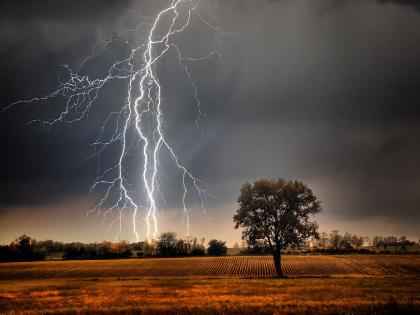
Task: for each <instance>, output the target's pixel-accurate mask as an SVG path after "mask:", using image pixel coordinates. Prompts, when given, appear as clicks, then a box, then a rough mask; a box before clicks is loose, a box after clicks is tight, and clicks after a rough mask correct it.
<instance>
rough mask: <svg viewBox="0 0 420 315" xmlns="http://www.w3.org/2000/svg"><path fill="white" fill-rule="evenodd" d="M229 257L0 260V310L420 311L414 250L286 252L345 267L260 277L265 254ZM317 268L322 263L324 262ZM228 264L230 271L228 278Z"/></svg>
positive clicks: (299, 265) (298, 262) (299, 263)
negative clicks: (314, 274) (320, 273)
mask: <svg viewBox="0 0 420 315" xmlns="http://www.w3.org/2000/svg"><path fill="white" fill-rule="evenodd" d="M236 258H244V259H245V260H237V259H236V260H235V259H231V258H229V257H225V258H217V259H216V258H189V259H166V260H154V259H147V260H134V259H133V260H114V261H61V262H55V261H54V262H38V263H7V264H0V313H1V314H147V313H157V314H292V313H298V314H383V313H388V314H397V313H398V314H401V313H412V314H418V313H420V277H419V276H420V273H419V272H418V270H419V269H418V268H419V265H420V260H419V257H418V256H376V255H375V256H357V255H346V256H323V258H326V259H325V260H322V259H323V258H319V257H314V256H309V258H308V257H306V258H304V259H306V260H304V259H303V258H298V257H293V256H287V257H286V258H287V259H289V267H290V268H291V270H292V271H293V272H294V273H295V274H298V273H299V270H303V271H302V272H301V273H302V275H306V273H307V271H305V270H307V269H308V267H307V266H305V264H304V263H305V262H307V261H309V262H311V261H312V262H319V261H320V260H319V259H321V260H322V261H323V262H324V263H325V264H326V265H328V264H332V265H334V264H338V266H341V267H340V268H342V270H344V271H350V272H352V273H348V274H346V273H342V274H334V275H333V277H326V278H288V279H273V278H267V276H266V275H267V272H266V271H264V268H263V266H265V262H266V260H265V259H264V257H262V258H261V257H260V258H258V257H236ZM246 259H248V260H246ZM287 259H285V261H287ZM195 260H198V261H195ZM206 261H207V263H208V265H207V269H210V271H208V274H210V275H213V274H216V276H215V277H214V278H213V277H209V278H206V276H198V275H197V272H198V271H199V270H201V269H200V268H201V267H197V266H201V264H204V263H205V262H206ZM293 261H295V263H294V264H292V262H293ZM229 262H230V264H228V263H229ZM238 262H240V263H241V264H239V266H237V265H238ZM168 263H171V264H172V266H175V267H179V268H180V269H179V270H178V271H177V272H176V273H175V274H176V275H172V276H170V275H171V274H173V273H174V270H176V269H173V268H172V269H171V268H169V270H168V271H167V272H165V271H164V270H162V269H163V268H164V267H167V264H168ZM187 263H190V264H192V265H193V266H195V267H194V268H195V269H194V268H192V270H193V271H191V274H192V276H185V272H186V271H184V269H183V267H182V266H184V265H185V264H187ZM232 264H233V265H234V267H232ZM235 264H236V265H235ZM253 264H257V267H258V268H257V267H255V266H254V267H252V266H253ZM214 266H216V267H214ZM226 266H230V267H228V269H227V270H228V271H224V270H225V269H226V268H227V267H226ZM250 266H251V267H250ZM292 266H294V267H293V268H294V269H293V268H292ZM175 267H174V268H175ZM153 268H154V269H155V272H157V271H159V272H158V274H160V275H161V276H159V277H155V278H150V277H149V276H148V274H147V273H145V272H144V270H147V269H152V270H153ZM211 268H218V269H217V270H216V271H215V270H213V271H211ZM224 268H225V269H224ZM305 268H306V269H305ZM324 268H325V270H329V269H328V268H329V267H328V266H324ZM331 268H332V267H331ZM156 270H157V271H156ZM197 270H198V271H197ZM236 270H244V274H245V275H247V274H249V272H250V271H252V272H254V271H255V270H257V271H258V273H254V276H258V275H262V277H265V278H254V279H244V278H240V277H239V276H238V275H241V274H242V273H241V272H237V271H236ZM308 270H312V269H310V268H309V269H308ZM317 270H318V269H317ZM340 270H341V269H340ZM228 272H230V273H231V274H232V277H231V278H227V276H226V274H228ZM368 273H370V274H368Z"/></svg>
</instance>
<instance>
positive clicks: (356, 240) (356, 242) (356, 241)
mask: <svg viewBox="0 0 420 315" xmlns="http://www.w3.org/2000/svg"><path fill="white" fill-rule="evenodd" d="M351 242H352V244H353V246H354V247H355V248H356V250H359V249H360V247H362V246H363V243H364V242H365V238H364V237H363V236H357V235H353V236H352V238H351Z"/></svg>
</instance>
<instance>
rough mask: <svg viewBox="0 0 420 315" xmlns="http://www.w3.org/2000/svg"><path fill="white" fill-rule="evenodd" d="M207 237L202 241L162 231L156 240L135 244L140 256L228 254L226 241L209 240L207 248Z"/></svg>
mask: <svg viewBox="0 0 420 315" xmlns="http://www.w3.org/2000/svg"><path fill="white" fill-rule="evenodd" d="M204 242H205V239H204V238H202V239H201V240H200V241H198V240H197V238H195V237H194V238H193V237H187V238H185V239H181V238H177V235H176V233H174V232H166V233H162V234H161V235H160V237H159V238H158V239H157V240H156V241H147V240H146V241H144V242H139V243H135V244H133V246H134V249H136V250H138V252H137V254H136V255H137V256H138V257H187V256H204V255H206V254H207V255H211V256H220V255H226V253H227V247H226V242H224V241H221V240H216V239H212V240H210V241H209V242H208V244H207V248H206V247H205V245H204Z"/></svg>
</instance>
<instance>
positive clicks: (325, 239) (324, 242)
mask: <svg viewBox="0 0 420 315" xmlns="http://www.w3.org/2000/svg"><path fill="white" fill-rule="evenodd" d="M327 243H328V234H327V232H321V233H320V234H319V245H320V246H321V247H322V248H323V249H326V248H327Z"/></svg>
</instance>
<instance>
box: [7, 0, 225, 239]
mask: <svg viewBox="0 0 420 315" xmlns="http://www.w3.org/2000/svg"><path fill="white" fill-rule="evenodd" d="M199 5H200V2H199V1H196V0H193V1H192V0H176V1H175V0H173V1H171V2H170V3H169V4H168V6H167V7H165V8H164V9H162V10H161V11H160V12H158V13H157V14H156V15H155V17H144V16H141V15H140V14H136V16H137V18H138V19H140V21H139V23H138V27H137V28H136V29H134V30H128V31H127V32H126V33H130V34H135V36H134V37H135V38H136V40H134V41H130V40H123V39H122V38H123V37H121V36H112V37H110V38H109V39H108V40H107V41H106V42H105V44H104V45H103V46H102V48H101V49H106V47H109V45H110V44H112V43H113V42H121V43H122V44H123V45H127V46H128V47H129V49H130V50H129V51H130V53H129V56H128V57H126V58H122V59H121V60H115V61H114V62H113V63H112V65H111V66H110V67H109V69H108V71H107V74H106V75H105V76H103V77H101V78H94V79H92V78H91V77H90V76H89V75H87V74H85V68H86V66H85V65H86V64H87V63H88V62H89V61H91V60H94V58H95V57H96V56H97V55H98V51H95V52H94V53H92V55H90V56H89V57H87V58H86V59H85V60H84V61H83V62H82V63H81V64H80V66H79V67H78V68H77V69H76V70H73V69H71V67H70V66H67V65H66V66H64V67H65V70H66V73H67V77H66V80H63V81H62V80H59V83H58V86H57V87H56V89H55V90H54V91H52V92H50V93H48V94H47V95H45V96H43V97H35V98H33V99H30V100H24V101H18V102H16V103H13V104H11V105H10V106H9V107H7V108H6V109H9V108H11V107H13V106H15V105H18V104H22V103H24V104H29V103H35V102H40V101H46V100H48V99H52V98H59V97H61V98H64V99H65V108H64V110H63V111H61V112H60V113H59V114H58V115H57V116H56V117H53V118H52V119H50V120H44V119H42V120H41V119H35V120H33V121H31V123H40V124H43V125H44V126H47V127H51V126H53V125H55V124H59V123H68V124H75V123H77V122H78V121H81V120H83V119H86V118H87V117H88V116H89V115H94V114H95V107H97V106H100V104H99V103H100V102H99V101H98V96H99V95H100V93H101V91H102V90H103V89H104V87H105V86H108V85H110V84H114V83H115V81H117V80H123V81H124V82H126V84H127V92H126V96H124V97H123V99H121V103H120V107H119V108H118V109H117V110H115V111H112V112H110V113H109V114H108V115H107V118H106V119H105V120H104V122H103V124H102V126H101V128H100V130H99V136H98V138H97V141H96V142H95V143H94V145H95V154H96V155H97V156H98V157H100V156H101V155H102V154H104V152H105V151H106V149H107V148H108V147H109V146H111V145H116V144H118V146H119V148H120V149H119V154H118V157H117V158H116V159H115V160H116V161H115V164H113V165H112V166H111V167H109V168H106V169H102V170H100V172H99V176H98V177H97V178H96V179H95V180H94V183H93V185H92V187H91V191H99V192H101V193H102V196H101V197H100V199H99V201H98V203H97V204H96V206H95V207H94V208H93V209H91V210H89V211H88V214H89V215H95V216H99V215H103V219H104V221H106V220H107V218H108V217H110V216H111V215H112V216H114V217H112V216H111V217H112V219H111V223H110V228H111V227H115V226H117V233H116V236H115V237H116V239H118V238H119V237H120V236H121V233H122V231H123V228H124V224H123V221H124V220H123V218H126V217H127V216H128V217H129V218H130V219H129V220H130V221H131V223H132V233H133V234H134V236H135V239H136V240H137V241H138V240H139V238H140V234H144V235H145V236H146V238H148V239H153V238H156V236H157V233H158V231H159V220H158V218H159V213H158V212H159V200H164V199H165V196H163V194H162V193H161V191H160V190H159V181H160V180H161V179H160V178H161V177H160V176H159V172H160V171H161V163H160V160H161V156H162V155H163V154H166V155H168V156H169V157H170V158H171V159H172V161H173V166H174V167H176V168H177V169H178V171H179V174H181V175H180V178H179V185H180V188H181V190H182V194H181V195H180V196H179V198H180V201H181V204H182V211H183V214H182V218H183V221H184V223H185V227H186V234H187V235H189V234H190V210H189V205H188V196H189V194H196V196H198V200H199V201H200V202H199V203H200V205H199V206H200V207H201V209H202V211H203V212H204V213H205V205H204V204H205V198H206V195H207V194H208V193H207V191H206V190H205V189H204V188H203V187H204V185H203V183H202V182H201V181H200V180H199V179H197V178H196V177H195V176H194V175H193V174H192V173H191V172H190V171H189V170H188V168H187V167H186V166H184V164H183V162H182V161H181V159H180V158H179V156H178V154H177V152H175V149H174V148H173V147H172V145H171V143H169V141H168V140H167V137H166V134H165V125H164V117H165V113H164V110H163V105H165V106H171V104H170V103H171V100H170V99H165V104H163V95H164V91H163V88H162V84H161V82H162V80H164V79H163V78H160V77H159V75H158V72H157V69H158V67H159V66H160V61H162V59H163V58H164V56H165V55H167V54H168V52H171V51H172V52H175V55H176V56H177V64H173V66H174V67H180V69H181V70H182V73H184V76H185V77H184V79H186V80H188V82H189V84H190V85H191V88H192V91H193V95H192V99H193V100H194V104H191V105H192V106H194V110H195V111H196V113H197V118H196V120H195V126H194V127H196V128H200V121H202V120H203V119H207V116H206V115H205V113H204V112H203V110H202V108H201V102H200V99H199V91H198V88H197V84H196V83H195V82H194V80H193V75H192V73H190V71H189V68H188V65H189V64H190V63H192V62H200V61H205V60H206V59H210V58H217V59H219V60H220V61H222V55H221V53H220V50H219V48H220V47H216V48H215V49H214V50H212V51H209V53H208V55H205V56H184V55H183V53H182V50H181V48H180V47H179V45H177V44H176V43H175V41H174V39H175V38H176V37H177V35H179V34H180V33H181V32H183V31H185V30H187V29H188V28H191V27H193V24H194V23H193V22H192V21H193V19H194V21H199V23H203V24H204V25H205V26H206V27H208V28H209V29H210V30H211V31H212V32H214V33H215V35H216V36H224V35H227V34H226V33H225V32H223V30H222V29H221V28H220V26H219V24H218V22H217V20H216V19H215V18H214V17H211V18H210V19H208V18H204V16H203V14H202V13H201V12H200V6H199ZM139 38H143V40H142V41H140V43H139ZM138 43H139V44H138ZM99 50H100V49H99ZM110 126H111V130H112V132H111V136H109V135H108V136H106V132H105V130H107V129H108V128H110ZM133 154H140V156H142V158H141V159H139V160H141V163H142V165H141V168H140V169H141V171H140V172H139V174H138V176H139V177H140V181H139V182H140V183H141V185H142V187H133V184H132V183H131V182H130V178H132V174H130V175H131V176H128V174H129V172H130V169H129V168H128V167H127V165H128V163H127V160H128V158H129V156H131V155H133ZM140 195H142V196H140ZM140 216H141V217H142V218H144V221H145V222H144V224H142V225H141V226H144V227H145V231H140V230H139V226H140V224H139V217H140Z"/></svg>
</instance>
